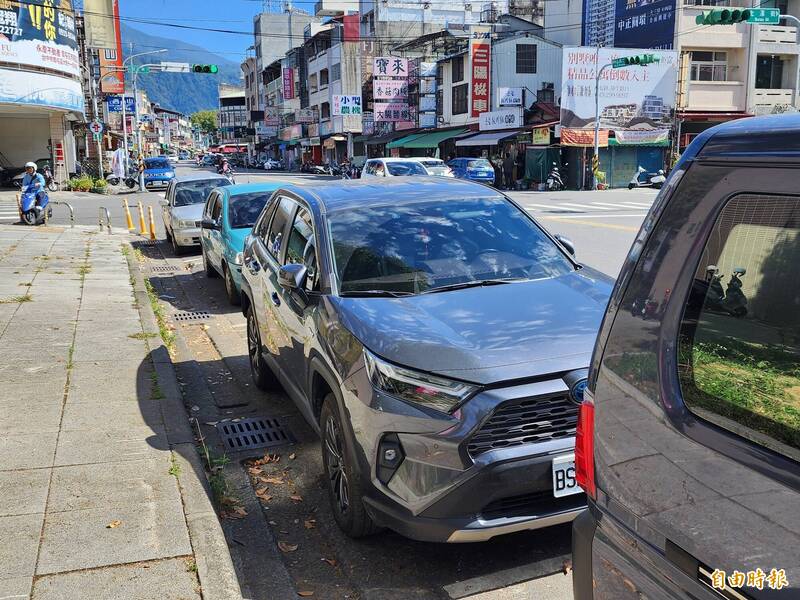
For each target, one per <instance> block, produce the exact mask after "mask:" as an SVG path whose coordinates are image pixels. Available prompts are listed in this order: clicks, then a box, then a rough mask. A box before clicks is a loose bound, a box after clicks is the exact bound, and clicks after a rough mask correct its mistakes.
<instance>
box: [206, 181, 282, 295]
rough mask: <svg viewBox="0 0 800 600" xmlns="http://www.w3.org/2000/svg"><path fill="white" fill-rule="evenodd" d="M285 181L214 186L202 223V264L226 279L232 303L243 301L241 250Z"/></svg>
mask: <svg viewBox="0 0 800 600" xmlns="http://www.w3.org/2000/svg"><path fill="white" fill-rule="evenodd" d="M284 183H285V182H283V181H279V180H270V182H269V183H248V184H240V185H230V186H224V187H220V188H217V189H215V190H214V191H212V192H211V194H209V196H208V200H206V204H205V208H204V209H203V218H202V221H201V224H200V226H201V227H202V231H201V232H200V245H201V250H202V253H203V267H204V268H205V272H206V275H207V276H208V277H219V276H220V275H221V276H222V278H223V279H224V280H225V292H226V293H227V295H228V300H229V301H230V303H231V304H236V305H238V304H239V302H240V296H239V294H240V290H241V289H242V250H243V248H244V240H245V238H246V237H247V235H248V234H249V233H250V232H251V231H252V230H253V224H254V223H255V222H256V219H258V215H260V214H261V210H262V209H263V208H264V205H265V204H266V203H267V201H268V200H269V198H270V196H272V192H274V191H275V190H276V189H278V188H279V187H280V186H281V185H283V184H284Z"/></svg>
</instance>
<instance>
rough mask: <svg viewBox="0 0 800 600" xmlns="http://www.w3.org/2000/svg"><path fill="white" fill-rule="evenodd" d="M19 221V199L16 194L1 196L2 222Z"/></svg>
mask: <svg viewBox="0 0 800 600" xmlns="http://www.w3.org/2000/svg"><path fill="white" fill-rule="evenodd" d="M17 221H19V209H18V208H17V199H16V198H15V197H14V196H11V197H9V198H0V223H5V224H8V223H16V222H17Z"/></svg>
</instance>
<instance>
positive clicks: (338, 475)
mask: <svg viewBox="0 0 800 600" xmlns="http://www.w3.org/2000/svg"><path fill="white" fill-rule="evenodd" d="M325 452H326V454H327V457H328V460H327V463H328V464H327V466H328V478H329V480H330V486H331V490H333V493H334V494H335V496H336V503H337V508H338V509H339V512H341V513H342V514H345V513H347V510H348V509H349V508H350V494H349V490H348V482H347V473H346V471H345V460H344V446H343V444H342V435H341V431H340V430H339V425H338V424H337V423H336V420H335V419H333V418H330V419H328V422H327V423H326V424H325Z"/></svg>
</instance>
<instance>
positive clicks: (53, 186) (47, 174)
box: [42, 165, 58, 192]
mask: <svg viewBox="0 0 800 600" xmlns="http://www.w3.org/2000/svg"><path fill="white" fill-rule="evenodd" d="M42 175H44V183H45V186H47V189H48V190H50V191H51V192H55V191H56V190H57V189H58V184H57V183H56V180H55V179H53V172H52V171H51V170H50V165H45V166H44V169H43V170H42Z"/></svg>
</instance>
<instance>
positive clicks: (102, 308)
mask: <svg viewBox="0 0 800 600" xmlns="http://www.w3.org/2000/svg"><path fill="white" fill-rule="evenodd" d="M125 239H126V236H121V235H119V236H118V235H100V234H97V233H96V230H93V231H88V230H81V229H77V228H76V229H59V228H53V227H51V228H48V229H43V228H26V227H21V226H0V540H2V541H3V543H2V544H0V598H4V599H6V598H15V599H17V598H37V599H39V598H42V599H44V598H47V599H50V598H52V599H56V598H57V599H59V600H66V599H72V598H76V599H77V598H93V599H99V598H108V599H111V598H126V599H127V598H164V599H179V598H180V599H194V598H200V597H202V592H201V586H200V580H199V579H198V568H197V562H196V561H197V558H198V556H199V555H198V554H196V550H197V548H195V549H193V543H194V542H195V541H194V540H190V526H189V525H187V514H186V513H185V509H184V502H185V499H182V495H181V491H182V487H186V485H185V484H184V483H183V482H182V481H179V478H178V476H177V475H178V471H179V469H178V468H176V466H175V465H176V464H179V463H177V462H176V456H175V455H174V454H173V453H172V452H171V450H170V445H169V439H168V437H167V432H166V430H165V422H164V417H163V411H162V394H161V392H160V390H159V387H158V381H157V378H156V375H155V369H154V364H153V360H152V357H151V354H152V352H151V345H152V344H153V343H154V340H152V338H149V337H148V335H146V334H144V333H143V326H142V323H141V321H140V316H139V311H138V310H137V307H136V303H135V298H134V294H133V288H132V287H131V276H130V273H129V270H128V265H127V261H126V258H125V256H124V254H123V252H122V243H123V242H124V240H125ZM189 470H190V471H191V469H189ZM198 476H202V475H201V474H197V473H193V472H190V473H184V474H183V475H182V476H181V478H184V477H188V478H196V477H198ZM189 483H190V485H189V487H192V485H194V488H195V489H201V490H202V488H201V487H199V486H197V485H196V482H189ZM197 500H198V499H197V498H192V499H190V501H189V502H188V504H191V503H192V502H195V503H196V502H197ZM208 506H210V505H208ZM204 514H205V513H204ZM211 514H212V515H213V511H211ZM189 516H190V517H191V515H189ZM189 520H190V521H191V519H189ZM226 550H227V549H226ZM201 562H202V557H201ZM202 577H203V573H202V572H201V573H200V579H202ZM203 583H204V587H205V582H203Z"/></svg>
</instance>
